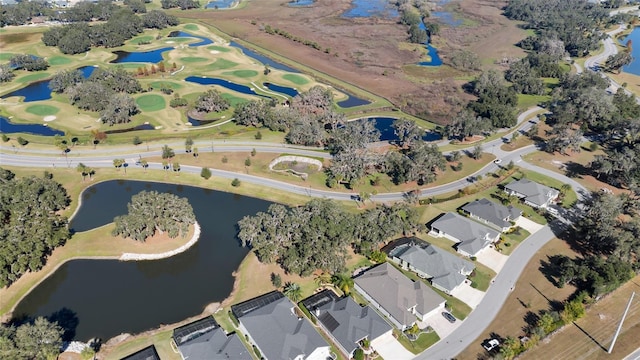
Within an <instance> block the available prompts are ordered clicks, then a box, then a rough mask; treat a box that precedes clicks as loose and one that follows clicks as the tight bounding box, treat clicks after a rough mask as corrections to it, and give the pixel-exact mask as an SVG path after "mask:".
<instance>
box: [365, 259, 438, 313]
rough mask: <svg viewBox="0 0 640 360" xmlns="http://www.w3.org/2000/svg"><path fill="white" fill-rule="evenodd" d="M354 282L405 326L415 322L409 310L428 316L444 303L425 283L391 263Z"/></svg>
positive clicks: (372, 269)
mask: <svg viewBox="0 0 640 360" xmlns="http://www.w3.org/2000/svg"><path fill="white" fill-rule="evenodd" d="M355 283H356V284H357V285H358V286H359V287H360V288H361V289H363V290H364V291H365V292H366V293H367V294H369V296H371V298H373V299H374V300H375V301H376V302H377V303H378V304H380V306H382V307H383V308H384V309H385V310H386V311H387V312H388V313H389V314H391V316H393V317H394V318H395V319H396V320H397V321H398V322H400V323H401V324H403V325H411V324H412V323H413V322H414V321H415V320H416V317H415V315H413V314H411V313H410V312H409V311H408V310H409V309H410V308H412V307H414V306H415V308H416V310H417V311H418V312H419V313H421V314H427V313H429V312H430V311H432V310H434V309H436V308H438V307H439V306H440V304H442V303H443V302H444V301H445V299H444V298H442V297H441V296H440V295H438V294H437V293H436V292H435V291H433V290H431V288H429V287H428V286H427V285H426V284H425V283H423V282H422V281H413V280H411V279H409V278H408V277H406V276H405V275H404V274H403V273H402V272H400V270H398V269H396V268H395V267H393V265H391V264H389V263H384V264H381V265H378V266H376V267H374V268H371V269H369V270H367V271H366V272H364V273H363V274H362V275H360V276H358V277H357V278H355Z"/></svg>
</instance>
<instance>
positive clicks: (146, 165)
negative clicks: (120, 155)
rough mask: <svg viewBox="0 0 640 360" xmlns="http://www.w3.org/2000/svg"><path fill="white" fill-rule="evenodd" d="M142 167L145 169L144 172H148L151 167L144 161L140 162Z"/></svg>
mask: <svg viewBox="0 0 640 360" xmlns="http://www.w3.org/2000/svg"><path fill="white" fill-rule="evenodd" d="M140 166H142V168H143V169H144V172H147V168H148V167H149V163H148V162H147V160H145V159H142V160H140Z"/></svg>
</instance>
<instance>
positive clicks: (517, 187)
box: [505, 179, 560, 206]
mask: <svg viewBox="0 0 640 360" xmlns="http://www.w3.org/2000/svg"><path fill="white" fill-rule="evenodd" d="M505 189H507V190H511V191H515V192H517V193H519V194H522V195H524V196H525V200H527V201H529V202H530V203H532V204H535V205H538V206H542V205H545V204H547V202H548V201H549V200H550V199H554V198H556V197H557V196H558V195H559V194H560V192H559V191H558V190H556V189H552V188H550V187H548V186H544V185H542V184H538V183H537V182H535V181H531V180H529V179H520V180H516V181H512V182H510V183H508V184H507V185H505Z"/></svg>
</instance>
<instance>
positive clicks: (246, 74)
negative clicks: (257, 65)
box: [223, 70, 258, 78]
mask: <svg viewBox="0 0 640 360" xmlns="http://www.w3.org/2000/svg"><path fill="white" fill-rule="evenodd" d="M223 74H224V75H233V76H237V77H239V78H250V77H254V76H257V75H258V72H257V71H255V70H235V71H227V72H226V73H223Z"/></svg>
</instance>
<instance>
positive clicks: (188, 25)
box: [184, 24, 200, 31]
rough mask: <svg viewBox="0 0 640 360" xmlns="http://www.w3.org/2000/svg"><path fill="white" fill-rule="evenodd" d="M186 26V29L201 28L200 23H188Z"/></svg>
mask: <svg viewBox="0 0 640 360" xmlns="http://www.w3.org/2000/svg"><path fill="white" fill-rule="evenodd" d="M184 28H185V30H193V31H196V30H199V29H200V28H199V27H198V25H196V24H187V25H185V26H184Z"/></svg>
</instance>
